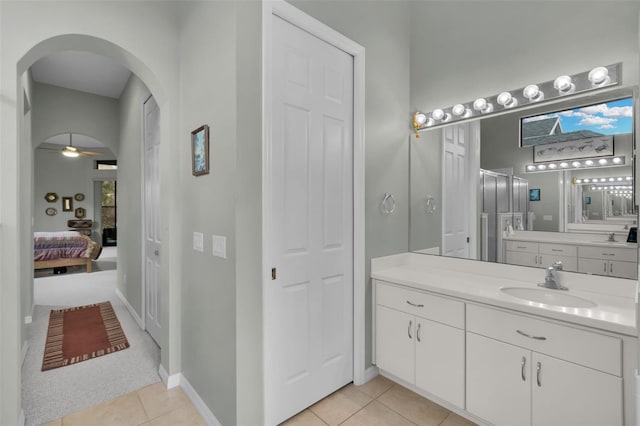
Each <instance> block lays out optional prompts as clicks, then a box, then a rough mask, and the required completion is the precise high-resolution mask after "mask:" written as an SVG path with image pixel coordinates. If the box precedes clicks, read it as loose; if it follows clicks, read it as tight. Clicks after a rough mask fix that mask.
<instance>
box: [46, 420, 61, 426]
mask: <svg viewBox="0 0 640 426" xmlns="http://www.w3.org/2000/svg"><path fill="white" fill-rule="evenodd" d="M44 426H62V419H58V420H54V421H52V422H49V423H45V425H44Z"/></svg>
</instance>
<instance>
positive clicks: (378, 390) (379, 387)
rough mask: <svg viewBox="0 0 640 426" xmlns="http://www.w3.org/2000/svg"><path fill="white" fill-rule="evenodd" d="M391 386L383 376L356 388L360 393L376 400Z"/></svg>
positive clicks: (389, 381) (391, 383)
mask: <svg viewBox="0 0 640 426" xmlns="http://www.w3.org/2000/svg"><path fill="white" fill-rule="evenodd" d="M391 386H393V382H392V381H391V380H389V379H387V378H386V377H384V376H380V375H378V376H376V377H374V378H373V379H371V380H369V381H368V382H367V383H365V384H364V385H362V386H356V388H357V389H358V390H359V391H360V392H364V393H366V394H367V395H369V396H370V397H371V398H374V399H375V398H377V397H379V396H380V395H382V394H383V393H385V392H386V391H388V390H389V389H391Z"/></svg>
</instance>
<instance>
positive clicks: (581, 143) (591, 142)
mask: <svg viewBox="0 0 640 426" xmlns="http://www.w3.org/2000/svg"><path fill="white" fill-rule="evenodd" d="M611 155H613V136H599V137H591V138H587V139H584V138H583V139H577V140H571V141H566V142H556V143H548V144H544V145H537V146H535V147H533V162H534V163H541V162H545V161H560V160H574V159H579V158H580V159H581V158H594V157H608V156H611Z"/></svg>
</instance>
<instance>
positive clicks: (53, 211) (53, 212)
mask: <svg viewBox="0 0 640 426" xmlns="http://www.w3.org/2000/svg"><path fill="white" fill-rule="evenodd" d="M44 212H45V213H46V214H47V216H55V215H57V214H58V210H56V209H54V208H53V207H49V208H48V209H46V210H45V211H44Z"/></svg>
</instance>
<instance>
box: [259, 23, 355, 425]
mask: <svg viewBox="0 0 640 426" xmlns="http://www.w3.org/2000/svg"><path fill="white" fill-rule="evenodd" d="M272 26H273V39H272V45H271V49H272V56H273V60H272V69H271V79H272V80H271V85H272V86H271V88H272V92H273V93H272V105H271V107H272V118H271V137H270V140H271V142H270V149H269V152H268V153H267V155H269V158H270V162H269V166H268V170H269V171H268V173H269V176H270V178H269V180H270V188H269V189H268V192H267V193H268V194H269V195H268V198H269V201H268V202H269V207H268V208H269V211H270V213H269V214H268V218H267V221H268V223H267V229H268V231H267V232H268V234H267V237H266V238H267V244H268V247H269V248H268V253H267V254H266V256H267V259H268V261H269V262H270V263H271V266H272V267H273V270H272V273H271V276H270V277H269V278H268V280H267V281H266V287H265V289H264V297H265V304H264V309H265V312H264V316H265V360H266V363H265V365H267V366H268V368H267V369H266V370H265V387H266V392H265V395H266V396H265V416H266V423H267V424H277V423H280V422H281V421H283V420H285V419H287V418H288V417H290V416H292V415H294V414H296V413H297V412H299V411H301V410H303V409H305V408H306V407H308V406H309V405H311V404H313V403H314V402H316V401H318V400H320V399H322V398H323V397H325V396H326V395H328V394H330V393H332V392H333V391H335V390H337V389H338V388H340V387H342V386H344V385H345V384H347V383H349V382H351V380H352V379H353V57H352V56H351V55H349V54H347V53H345V52H343V51H342V50H339V49H337V48H336V47H334V46H332V45H331V44H329V43H326V42H324V41H322V40H320V39H319V38H317V37H315V36H313V35H311V34H309V33H307V32H305V31H303V30H301V29H300V28H298V27H296V26H294V25H292V24H290V23H288V22H286V21H284V20H283V19H281V18H279V17H277V16H275V15H274V16H273V17H272Z"/></svg>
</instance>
